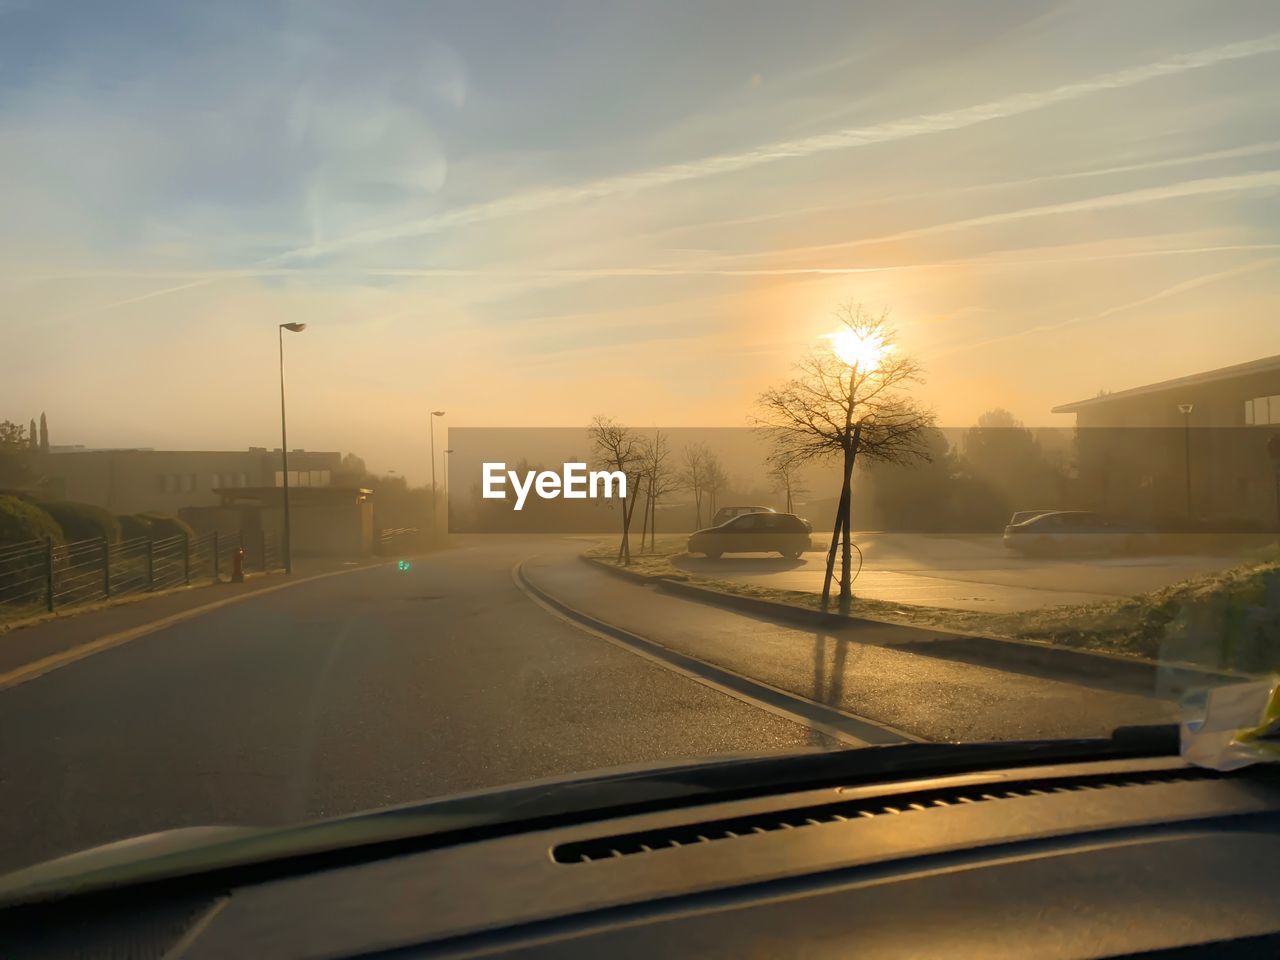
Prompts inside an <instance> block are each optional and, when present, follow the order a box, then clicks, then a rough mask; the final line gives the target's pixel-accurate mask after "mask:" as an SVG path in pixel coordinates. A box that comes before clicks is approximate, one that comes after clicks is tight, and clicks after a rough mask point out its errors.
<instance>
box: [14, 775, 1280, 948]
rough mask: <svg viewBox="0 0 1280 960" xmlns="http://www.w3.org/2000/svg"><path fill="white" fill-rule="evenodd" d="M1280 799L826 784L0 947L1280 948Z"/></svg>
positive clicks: (1177, 791) (53, 912)
mask: <svg viewBox="0 0 1280 960" xmlns="http://www.w3.org/2000/svg"><path fill="white" fill-rule="evenodd" d="M1278 814H1280V777H1278V776H1277V775H1276V774H1275V773H1273V772H1272V771H1271V770H1269V769H1266V768H1262V767H1254V768H1249V769H1246V770H1243V771H1238V772H1236V773H1232V774H1221V773H1216V772H1212V771H1208V770H1203V769H1199V768H1195V767H1191V766H1189V765H1187V764H1185V763H1184V762H1183V761H1181V760H1180V759H1177V758H1160V759H1138V760H1109V761H1103V762H1084V763H1068V764H1058V765H1047V766H1036V767H1020V768H1013V769H1004V770H989V771H982V772H977V773H967V774H962V775H949V776H942V777H932V778H920V779H914V780H905V781H904V780H898V781H896V782H893V783H880V784H874V783H873V784H860V785H853V786H840V785H829V786H824V787H822V788H820V789H806V790H799V791H793V792H787V793H782V794H780V795H771V796H765V797H759V796H756V797H748V798H743V799H737V800H731V801H727V802H718V803H710V804H703V805H699V806H694V807H687V806H686V807H682V808H679V809H665V810H657V811H650V812H645V813H640V814H636V815H632V816H623V817H614V818H611V819H604V820H599V819H592V818H590V817H586V818H582V819H580V820H579V821H578V822H574V823H570V824H567V825H561V826H555V827H550V828H547V829H534V830H527V831H519V832H513V833H509V834H505V835H499V836H493V837H489V838H486V839H480V840H474V841H471V842H466V843H458V844H452V845H443V846H440V847H437V848H434V849H426V850H417V851H414V852H407V853H402V854H398V855H392V856H386V857H382V858H380V859H374V860H371V861H369V862H363V863H355V864H349V865H344V866H339V867H333V868H325V867H324V866H323V865H316V866H315V867H314V869H309V870H307V871H299V872H296V873H294V874H293V875H290V876H284V877H280V878H277V879H272V880H268V881H265V882H252V883H245V884H243V885H238V884H237V883H236V882H235V880H234V878H232V879H230V880H227V879H225V878H224V879H221V880H219V881H218V882H217V883H212V884H209V885H207V886H206V887H204V888H201V887H200V886H199V885H198V884H197V885H195V886H192V885H190V884H187V885H176V886H168V887H166V886H164V885H160V886H157V887H153V888H149V889H147V890H145V891H136V890H135V891H127V890H126V891H122V892H120V893H117V894H114V895H111V896H107V897H101V896H98V897H87V898H83V900H77V899H73V900H69V901H64V902H58V903H51V904H44V905H40V904H36V905H33V906H29V907H25V908H21V909H19V910H17V911H9V913H8V914H7V915H4V916H3V919H4V927H3V930H4V933H3V940H2V941H0V942H3V943H4V944H5V947H4V949H3V950H2V951H0V954H2V955H3V956H6V957H23V956H33V957H34V956H42V957H43V956H84V957H94V956H111V957H137V958H141V957H157V958H159V957H169V958H178V957H181V958H184V960H204V958H225V957H263V958H266V957H287V958H302V957H307V958H319V957H326V958H339V957H371V956H379V957H382V956H388V957H390V956H396V957H424V958H425V957H464V956H466V957H472V956H493V957H521V958H534V957H583V958H586V957H601V956H608V957H611V958H615V960H616V958H628V957H636V958H640V957H646V958H648V957H675V956H697V957H708V958H721V957H723V958H735V960H737V958H743V957H807V958H812V957H827V956H831V957H836V956H856V957H860V958H878V957H930V956H948V957H954V956H983V957H998V956H1019V957H1022V956H1035V957H1111V956H1130V955H1142V956H1169V957H1173V956H1178V957H1181V956H1201V955H1203V956H1275V955H1280V896H1277V894H1276V891H1275V889H1274V880H1275V877H1276V876H1277V871H1278V869H1280V868H1278V867H1277V865H1278V864H1280V815H1278ZM51 951H52V952H51Z"/></svg>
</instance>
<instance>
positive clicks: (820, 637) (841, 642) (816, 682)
mask: <svg viewBox="0 0 1280 960" xmlns="http://www.w3.org/2000/svg"><path fill="white" fill-rule="evenodd" d="M853 642H854V641H851V640H849V638H848V637H842V636H840V634H838V633H834V632H832V631H829V630H822V629H819V630H815V631H814V634H813V687H812V689H811V690H810V693H809V696H810V699H812V700H813V701H815V702H816V703H821V704H823V705H824V706H828V707H831V708H832V709H833V710H843V709H844V696H845V671H846V670H847V669H848V668H849V666H850V663H849V650H850V646H851V645H852V643H853ZM856 652H859V651H855V653H856ZM854 659H855V660H856V659H857V657H856V656H855V657H854ZM825 739H826V738H825V735H824V734H821V733H818V732H817V731H816V730H815V731H811V732H810V734H809V741H810V743H813V744H815V745H816V744H819V743H821V742H823V741H824V740H825Z"/></svg>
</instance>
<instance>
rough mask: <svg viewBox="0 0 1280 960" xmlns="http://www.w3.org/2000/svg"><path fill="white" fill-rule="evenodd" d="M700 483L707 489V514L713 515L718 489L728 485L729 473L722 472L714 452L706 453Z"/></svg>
mask: <svg viewBox="0 0 1280 960" xmlns="http://www.w3.org/2000/svg"><path fill="white" fill-rule="evenodd" d="M702 485H703V487H704V489H705V490H706V491H707V516H708V517H715V515H716V506H717V500H718V499H719V497H720V491H721V490H723V489H724V488H725V487H727V486H728V485H729V475H728V474H727V473H725V472H724V466H723V465H722V464H721V463H720V458H719V457H717V456H716V455H715V454H714V453H708V454H707V459H706V462H705V464H704V469H703V479H702Z"/></svg>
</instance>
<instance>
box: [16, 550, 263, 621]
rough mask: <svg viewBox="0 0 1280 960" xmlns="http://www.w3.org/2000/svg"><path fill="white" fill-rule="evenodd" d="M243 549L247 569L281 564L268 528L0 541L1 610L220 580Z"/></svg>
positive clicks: (47, 607)
mask: <svg viewBox="0 0 1280 960" xmlns="http://www.w3.org/2000/svg"><path fill="white" fill-rule="evenodd" d="M240 549H243V550H244V569H245V570H246V571H249V570H260V571H267V570H275V569H278V568H279V567H280V566H282V559H281V544H280V538H279V537H278V536H276V535H274V534H270V533H267V532H265V531H264V532H261V533H255V534H251V535H248V536H245V535H238V536H236V535H232V536H228V535H227V534H217V533H209V534H205V535H204V536H202V537H193V538H189V537H187V536H185V535H183V534H178V535H177V536H173V537H165V538H163V539H159V540H149V539H146V538H141V539H137V540H122V541H119V542H117V543H109V542H107V541H106V540H105V539H93V540H77V541H75V542H73V543H54V542H53V541H52V540H43V541H41V540H31V541H27V542H25V543H17V544H5V545H3V546H0V616H4V617H14V616H22V615H24V614H27V613H32V614H34V613H39V612H42V611H52V610H57V609H60V608H62V607H68V606H72V605H74V604H78V603H88V602H91V601H96V600H105V599H108V598H110V597H123V596H128V595H130V594H137V593H147V592H150V591H155V590H167V589H169V588H171V587H177V586H181V585H184V584H190V583H192V582H197V581H200V580H210V579H212V580H221V579H223V578H226V577H229V576H230V574H231V571H232V568H233V564H234V562H235V553H236V551H237V550H240Z"/></svg>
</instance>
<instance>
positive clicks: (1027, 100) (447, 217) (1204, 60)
mask: <svg viewBox="0 0 1280 960" xmlns="http://www.w3.org/2000/svg"><path fill="white" fill-rule="evenodd" d="M1278 51H1280V34H1274V33H1273V34H1268V35H1266V36H1263V37H1259V38H1256V39H1254V40H1247V41H1243V42H1239V43H1230V44H1224V45H1221V46H1216V47H1209V48H1206V49H1204V50H1198V51H1195V52H1192V53H1184V54H1178V55H1176V56H1173V57H1169V58H1167V59H1165V60H1159V61H1156V62H1154V63H1149V64H1144V65H1141V66H1135V67H1129V68H1126V69H1124V70H1118V71H1114V72H1111V73H1105V74H1100V75H1098V76H1095V77H1092V78H1090V79H1088V80H1082V81H1078V82H1076V83H1069V84H1065V85H1062V86H1059V87H1054V88H1052V89H1049V90H1042V91H1036V92H1032V93H1021V94H1015V95H1013V96H1009V97H1002V98H1000V99H998V100H991V101H988V102H986V103H981V104H976V105H974V106H970V107H965V108H962V109H958V110H951V111H946V112H943V113H933V114H921V115H917V116H913V117H908V118H904V119H900V120H893V121H889V122H886V123H881V124H875V125H871V126H864V127H850V128H847V129H844V130H837V131H833V132H830V133H823V134H816V135H813V136H808V137H800V138H797V139H792V140H784V141H778V142H774V143H770V144H765V145H763V146H760V147H756V148H753V149H751V150H746V151H741V152H737V153H724V154H719V155H715V156H710V157H704V158H702V159H700V160H693V161H689V162H686V163H676V164H668V165H664V166H660V167H654V168H652V169H649V170H644V171H639V172H636V173H628V174H621V175H617V176H612V177H604V178H601V179H598V180H594V181H590V182H587V183H581V184H576V185H570V186H563V187H550V188H545V189H540V190H533V191H528V192H525V193H519V194H513V195H510V196H506V197H501V198H499V199H496V200H491V201H487V202H484V203H478V204H472V205H469V206H465V207H459V208H457V209H454V210H446V211H443V212H441V213H437V214H434V215H432V216H428V217H424V218H419V219H416V220H411V221H406V222H404V223H400V224H397V225H393V226H387V227H380V228H377V229H372V230H367V231H363V232H358V233H353V234H351V235H349V236H347V237H345V238H340V239H335V240H332V241H329V242H327V243H320V244H314V245H312V246H308V247H303V248H300V249H297V250H293V251H290V252H287V253H284V254H282V255H280V256H279V257H277V258H274V262H292V261H296V260H307V259H312V258H315V257H322V256H326V255H329V254H333V253H337V252H339V251H341V250H344V249H347V248H350V247H356V246H365V245H369V244H378V243H386V242H389V241H393V240H403V239H407V238H410V237H416V236H421V235H424V234H429V233H434V232H437V231H440V230H444V229H447V228H450V227H457V226H465V225H468V224H473V223H480V222H484V221H489V220H495V219H499V218H503V217H512V216H520V215H524V214H529V213H536V212H539V211H542V210H547V209H551V208H553V207H558V206H562V205H564V204H569V203H576V202H580V201H584V200H595V199H600V198H603V197H609V196H614V195H617V194H624V193H634V192H637V191H640V190H648V189H652V188H654V187H662V186H669V185H672V184H676V183H682V182H685V181H689V180H697V179H702V178H705V177H714V176H721V175H724V174H728V173H736V172H738V171H741V170H747V169H750V168H752V167H757V166H760V165H762V164H767V163H775V162H777V161H780V160H789V159H797V158H801V157H810V156H814V155H817V154H821V153H827V152H829V151H833V150H846V149H849V148H852V147H860V146H866V145H869V144H875V143H886V142H889V141H894V140H903V139H907V138H909V137H918V136H924V135H927V134H932V133H942V132H945V131H950V130H958V129H962V128H964V127H971V126H975V125H977V124H980V123H986V122H988V121H991V120H999V119H1003V118H1007V117H1012V116H1017V115H1019V114H1024V113H1030V112H1032V111H1035V110H1042V109H1045V108H1046V107H1051V106H1054V105H1056V104H1060V103H1067V102H1069V101H1072V100H1078V99H1080V98H1082V97H1086V96H1090V95H1092V94H1095V93H1102V92H1106V91H1109V90H1119V89H1123V88H1125V87H1131V86H1134V85H1136V84H1140V83H1146V82H1148V81H1150V80H1155V79H1158V78H1160V77H1167V76H1172V75H1175V74H1179V73H1185V72H1186V71H1189V70H1198V69H1202V68H1204V67H1210V66H1214V65H1215V64H1219V63H1226V62H1228V61H1231V60H1239V59H1243V58H1246V57H1255V56H1260V55H1263V54H1268V53H1275V52H1278Z"/></svg>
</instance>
